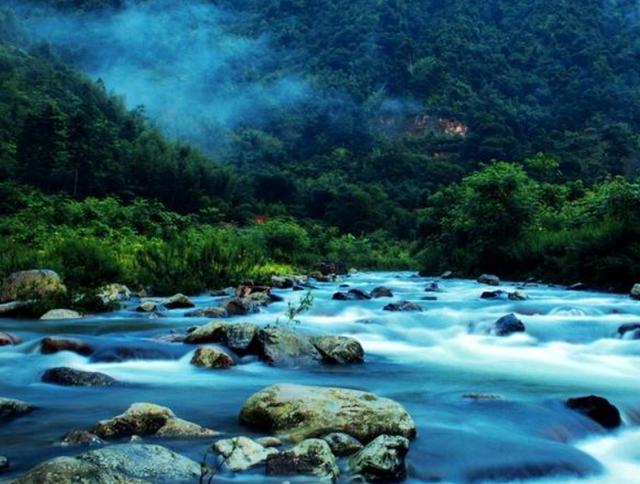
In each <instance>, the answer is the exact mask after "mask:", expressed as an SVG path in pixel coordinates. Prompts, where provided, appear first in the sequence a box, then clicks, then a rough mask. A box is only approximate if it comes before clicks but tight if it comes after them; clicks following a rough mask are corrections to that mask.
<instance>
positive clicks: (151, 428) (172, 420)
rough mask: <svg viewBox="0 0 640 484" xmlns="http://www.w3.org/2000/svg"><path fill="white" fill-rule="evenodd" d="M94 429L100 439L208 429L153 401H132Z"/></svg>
mask: <svg viewBox="0 0 640 484" xmlns="http://www.w3.org/2000/svg"><path fill="white" fill-rule="evenodd" d="M93 432H94V433H95V434H96V435H97V436H98V437H101V438H103V439H117V438H123V437H131V436H133V435H139V436H147V435H155V436H158V437H168V438H186V437H209V436H212V435H215V434H216V432H214V431H213V430H211V429H208V428H206V427H201V426H200V425H197V424H195V423H192V422H188V421H186V420H182V419H180V418H178V417H176V415H175V414H174V413H173V412H172V411H171V410H170V409H169V408H167V407H161V406H160V405H155V404H153V403H134V404H133V405H131V406H130V407H129V408H128V409H127V410H126V411H125V412H124V413H123V414H121V415H117V416H115V417H113V418H111V419H109V420H102V421H100V422H98V425H96V427H95V429H94V430H93Z"/></svg>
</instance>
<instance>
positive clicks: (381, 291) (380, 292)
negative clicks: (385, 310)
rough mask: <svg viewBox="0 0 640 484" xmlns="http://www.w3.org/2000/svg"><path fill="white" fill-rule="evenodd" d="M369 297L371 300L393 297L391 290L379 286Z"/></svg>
mask: <svg viewBox="0 0 640 484" xmlns="http://www.w3.org/2000/svg"><path fill="white" fill-rule="evenodd" d="M371 297H372V298H373V299H379V298H381V297H393V292H391V289H389V288H387V287H384V286H379V287H376V288H375V289H373V291H371Z"/></svg>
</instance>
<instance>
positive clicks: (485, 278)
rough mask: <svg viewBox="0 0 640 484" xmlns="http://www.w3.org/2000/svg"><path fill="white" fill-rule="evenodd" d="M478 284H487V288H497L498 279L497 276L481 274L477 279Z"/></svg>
mask: <svg viewBox="0 0 640 484" xmlns="http://www.w3.org/2000/svg"><path fill="white" fill-rule="evenodd" d="M478 282H479V283H480V284H487V285H488V286H499V285H500V278H499V277H498V276H494V275H493V274H482V275H481V276H480V277H478Z"/></svg>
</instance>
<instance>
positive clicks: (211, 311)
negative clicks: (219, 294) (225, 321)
mask: <svg viewBox="0 0 640 484" xmlns="http://www.w3.org/2000/svg"><path fill="white" fill-rule="evenodd" d="M184 315H185V317H187V318H226V317H227V316H228V314H227V310H226V309H225V308H221V307H219V306H212V307H208V308H201V309H195V310H193V311H189V312H186V313H184Z"/></svg>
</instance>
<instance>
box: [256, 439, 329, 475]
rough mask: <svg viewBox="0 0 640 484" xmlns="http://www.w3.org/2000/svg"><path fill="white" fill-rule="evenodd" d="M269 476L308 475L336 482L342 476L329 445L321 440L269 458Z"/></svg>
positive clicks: (303, 442)
mask: <svg viewBox="0 0 640 484" xmlns="http://www.w3.org/2000/svg"><path fill="white" fill-rule="evenodd" d="M267 474H270V475H308V476H314V477H316V478H318V479H320V480H322V481H335V480H336V479H337V477H338V475H339V474H340V470H339V469H338V464H337V463H336V458H335V457H334V456H333V454H332V453H331V449H330V448H329V445H328V444H327V443H326V442H325V441H324V440H321V439H307V440H303V441H302V442H300V443H299V444H298V445H296V446H295V447H293V448H291V449H290V450H287V451H284V452H279V453H275V454H272V455H270V456H269V457H268V458H267Z"/></svg>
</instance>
